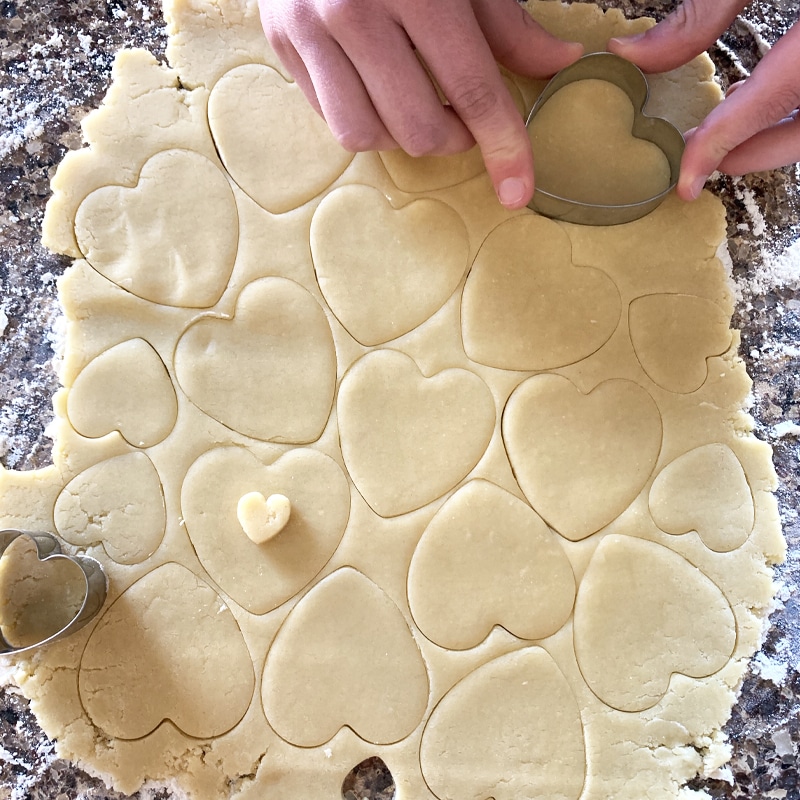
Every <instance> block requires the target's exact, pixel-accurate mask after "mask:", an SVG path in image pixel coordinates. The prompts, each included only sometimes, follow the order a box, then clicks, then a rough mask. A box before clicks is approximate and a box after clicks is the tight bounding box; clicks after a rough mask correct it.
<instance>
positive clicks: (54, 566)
mask: <svg viewBox="0 0 800 800" xmlns="http://www.w3.org/2000/svg"><path fill="white" fill-rule="evenodd" d="M85 598H86V577H85V575H84V574H83V572H82V571H81V568H80V567H79V566H78V564H76V563H75V562H74V561H73V560H72V559H71V558H69V557H68V556H62V555H56V556H46V557H42V556H41V555H40V552H39V549H38V548H37V546H36V544H35V543H34V541H33V540H32V539H30V538H29V537H28V536H27V535H22V536H19V537H18V538H16V539H15V540H14V541H12V542H11V544H9V545H8V547H7V548H6V549H5V551H4V552H3V555H2V557H1V558H0V633H2V635H3V638H4V639H5V641H6V643H8V644H9V645H10V646H11V647H13V648H22V647H31V646H33V645H37V644H39V643H40V642H44V641H46V640H47V639H49V638H50V637H51V636H54V635H55V634H57V633H58V632H59V631H63V630H64V628H66V627H67V626H68V625H69V624H70V623H71V622H72V621H73V620H74V619H75V618H76V617H77V616H78V614H79V612H80V610H81V606H82V604H83V601H84V599H85ZM4 648H5V644H4Z"/></svg>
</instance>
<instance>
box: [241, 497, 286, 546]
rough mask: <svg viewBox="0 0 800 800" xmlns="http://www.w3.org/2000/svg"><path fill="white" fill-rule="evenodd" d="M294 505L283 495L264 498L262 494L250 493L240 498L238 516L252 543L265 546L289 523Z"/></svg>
mask: <svg viewBox="0 0 800 800" xmlns="http://www.w3.org/2000/svg"><path fill="white" fill-rule="evenodd" d="M291 513H292V504H291V503H290V502H289V498H288V497H286V495H283V494H271V495H270V496H269V497H264V495H263V494H261V492H248V493H247V494H243V495H242V496H241V497H240V498H239V503H238V504H237V506H236V516H237V518H238V519H239V524H240V525H241V526H242V530H243V531H244V532H245V533H246V534H247V535H248V537H249V538H250V540H251V541H253V542H255V543H256V544H263V543H264V542H268V541H269V540H270V539H272V538H274V537H275V536H277V535H278V534H279V533H280V532H281V531H282V530H283V529H284V528H285V527H286V523H287V522H288V521H289V516H290V514H291Z"/></svg>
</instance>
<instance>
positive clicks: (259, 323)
mask: <svg viewBox="0 0 800 800" xmlns="http://www.w3.org/2000/svg"><path fill="white" fill-rule="evenodd" d="M175 371H176V373H177V376H178V381H179V383H180V385H181V388H182V389H183V390H184V391H185V392H186V394H187V395H188V396H189V399H190V400H191V401H192V402H193V403H194V404H195V405H196V406H198V408H200V409H201V410H202V411H204V412H205V413H206V414H208V415H209V416H211V417H213V418H214V419H216V420H218V421H219V422H221V423H222V424H223V425H226V426H227V427H229V428H231V429H232V430H235V431H238V432H239V433H243V434H245V435H246V436H252V437H253V438H255V439H262V440H264V441H274V442H290V443H292V444H305V443H308V442H312V441H314V440H315V439H318V438H319V436H320V435H321V433H322V430H323V428H324V427H325V424H326V422H327V421H328V417H329V416H330V412H331V408H332V406H333V391H334V388H335V385H336V353H335V350H334V346H333V336H332V334H331V329H330V326H329V325H328V320H327V319H326V317H325V312H324V311H323V310H322V308H321V307H320V305H319V303H318V302H317V301H316V300H315V299H314V298H313V297H312V296H311V295H310V294H309V293H308V292H307V291H306V290H305V289H303V287H302V286H300V285H299V284H297V283H294V282H293V281H290V280H287V279H285V278H261V279H260V280H257V281H254V282H253V283H250V284H248V285H247V286H245V288H244V289H243V290H242V293H241V295H240V296H239V299H238V301H237V303H236V313H235V315H234V316H233V318H232V319H217V318H212V317H205V318H203V319H200V320H198V321H197V322H195V323H193V324H192V325H191V326H190V327H189V328H188V329H187V331H186V332H185V333H184V334H183V336H182V337H181V339H180V341H179V342H178V346H177V348H176V351H175Z"/></svg>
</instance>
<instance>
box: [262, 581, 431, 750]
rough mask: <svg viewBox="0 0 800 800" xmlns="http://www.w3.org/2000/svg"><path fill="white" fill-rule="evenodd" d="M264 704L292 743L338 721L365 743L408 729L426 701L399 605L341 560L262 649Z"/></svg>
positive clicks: (304, 742)
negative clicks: (264, 657) (264, 658)
mask: <svg viewBox="0 0 800 800" xmlns="http://www.w3.org/2000/svg"><path fill="white" fill-rule="evenodd" d="M261 692H262V699H263V703H264V711H265V713H266V715H267V719H268V720H269V723H270V725H272V727H273V728H274V729H275V731H276V732H277V733H278V735H279V736H282V737H283V738H284V739H286V740H287V741H288V742H291V743H292V744H295V745H298V746H299V747H316V746H317V745H321V744H323V743H325V742H327V741H329V740H330V739H331V738H332V737H333V736H334V735H335V734H336V733H337V731H339V730H340V729H341V728H342V727H344V726H345V725H347V726H349V727H350V728H352V730H353V731H355V732H356V734H358V735H359V736H360V737H361V738H362V739H365V740H366V741H368V742H372V743H373V744H390V743H393V742H398V741H400V740H401V739H403V738H405V737H406V736H408V735H409V734H410V733H411V731H413V730H414V729H415V728H416V727H417V725H419V723H420V722H421V721H422V717H423V714H424V713H425V709H426V707H427V705H428V673H427V669H426V667H425V662H424V661H423V659H422V654H421V653H420V651H419V648H418V647H417V643H416V642H415V641H414V637H413V636H412V634H411V630H410V629H409V627H408V623H407V622H406V620H405V618H404V617H403V615H402V614H401V613H400V610H399V609H398V608H397V606H396V605H395V604H394V603H393V602H392V600H391V599H390V598H389V597H388V596H387V595H386V594H385V593H384V592H383V590H382V589H380V588H379V587H378V586H376V585H375V584H374V583H373V582H372V581H371V580H369V579H368V578H366V577H365V576H364V575H362V574H361V573H360V572H357V571H356V570H354V569H351V568H350V567H344V568H342V569H339V570H337V571H336V572H334V573H333V574H332V575H329V576H328V577H327V578H325V579H324V580H323V581H321V582H320V583H318V584H317V585H316V586H315V587H314V588H313V589H312V590H311V591H310V592H309V593H308V594H307V595H306V596H305V597H304V598H303V599H302V600H301V601H300V602H299V603H298V604H297V606H295V608H294V609H293V610H292V612H291V613H290V614H289V616H288V618H287V619H286V622H285V623H284V625H283V627H282V628H281V629H280V630H279V631H278V635H277V636H276V637H275V641H274V642H273V644H272V647H271V648H270V651H269V654H268V655H267V662H266V664H265V666H264V678H263V681H262V690H261Z"/></svg>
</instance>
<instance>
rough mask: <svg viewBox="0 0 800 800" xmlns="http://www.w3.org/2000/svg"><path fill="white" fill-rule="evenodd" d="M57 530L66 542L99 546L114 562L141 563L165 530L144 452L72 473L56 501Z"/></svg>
mask: <svg viewBox="0 0 800 800" xmlns="http://www.w3.org/2000/svg"><path fill="white" fill-rule="evenodd" d="M53 516H54V520H55V523H56V530H57V531H58V533H59V535H60V536H61V537H62V538H63V539H64V540H65V541H67V542H69V543H70V544H74V545H77V546H79V547H90V546H91V545H95V544H102V545H103V549H104V550H105V551H106V553H108V555H109V556H110V557H111V558H112V559H113V560H114V561H116V562H117V563H118V564H140V563H141V562H142V561H144V560H145V559H146V558H147V557H148V556H150V555H152V554H153V553H154V552H155V551H156V549H157V548H158V546H159V545H160V544H161V540H162V539H163V538H164V531H165V530H166V511H165V509H164V494H163V490H162V487H161V479H160V478H159V476H158V472H156V468H155V467H154V466H153V462H152V461H150V459H149V458H148V457H147V456H146V455H145V454H144V453H126V454H125V455H121V456H116V457H115V458H109V459H108V460H106V461H101V462H100V463H99V464H95V465H94V466H92V467H89V468H88V469H86V470H84V471H83V472H81V473H80V474H79V475H76V476H75V477H74V478H73V479H72V480H71V481H70V482H69V483H68V484H67V485H66V486H65V487H64V490H63V491H62V492H61V494H60V495H59V496H58V499H57V500H56V505H55V510H54V513H53Z"/></svg>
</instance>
